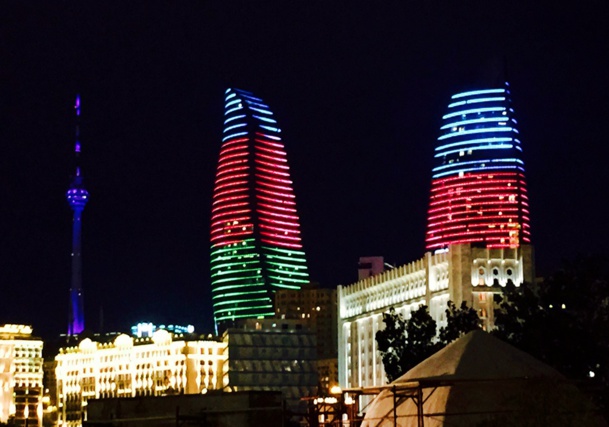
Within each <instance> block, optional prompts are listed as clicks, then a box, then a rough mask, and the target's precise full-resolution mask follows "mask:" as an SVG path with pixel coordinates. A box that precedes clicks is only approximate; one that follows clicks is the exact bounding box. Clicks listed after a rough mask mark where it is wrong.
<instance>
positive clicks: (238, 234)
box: [209, 230, 254, 243]
mask: <svg viewBox="0 0 609 427" xmlns="http://www.w3.org/2000/svg"><path fill="white" fill-rule="evenodd" d="M252 234H254V231H253V230H246V231H239V232H235V233H223V234H220V235H217V236H214V235H212V236H211V237H210V239H209V240H210V241H211V242H212V243H213V242H217V241H220V242H221V241H223V239H227V238H228V239H234V238H235V237H242V236H251V235H252Z"/></svg>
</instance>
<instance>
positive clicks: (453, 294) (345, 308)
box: [338, 244, 533, 403]
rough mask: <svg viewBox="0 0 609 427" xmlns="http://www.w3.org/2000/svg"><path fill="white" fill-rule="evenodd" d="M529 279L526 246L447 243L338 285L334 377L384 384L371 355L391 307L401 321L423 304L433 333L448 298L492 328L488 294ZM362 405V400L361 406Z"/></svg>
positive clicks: (353, 383) (347, 383) (348, 382)
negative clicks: (411, 259) (474, 312)
mask: <svg viewBox="0 0 609 427" xmlns="http://www.w3.org/2000/svg"><path fill="white" fill-rule="evenodd" d="M532 280H533V250H532V247H531V246H528V245H521V246H520V247H519V248H505V249H488V248H478V247H473V246H471V245H470V244H462V245H451V246H449V248H448V249H446V250H443V251H437V252H436V253H434V254H432V253H429V252H428V253H426V254H425V256H424V257H423V258H421V259H419V260H417V261H414V262H412V263H410V264H406V265H402V266H400V267H397V268H394V269H391V270H389V271H385V272H383V273H381V274H378V275H375V276H371V277H368V278H365V279H363V280H360V281H358V282H356V283H354V284H352V285H349V286H339V287H338V311H339V314H338V317H339V320H338V339H339V342H338V373H339V382H340V385H341V387H343V388H359V387H367V386H379V385H384V384H387V379H386V376H385V371H384V368H383V362H382V360H381V357H380V354H379V353H378V351H377V346H376V341H375V336H376V332H377V331H378V330H380V329H384V323H383V313H385V312H387V311H389V309H390V308H392V307H393V308H394V309H395V310H396V312H397V313H402V314H403V315H404V317H405V318H409V317H410V313H411V311H412V310H416V309H417V308H418V307H419V306H420V305H422V304H424V305H427V306H428V307H429V311H430V314H431V316H432V317H433V319H434V320H435V321H436V322H437V329H438V330H439V328H440V327H442V326H445V325H446V315H445V310H446V306H447V302H448V301H449V300H450V301H452V302H454V303H455V304H456V305H457V306H459V305H460V304H461V302H462V301H465V302H466V303H467V305H468V307H473V308H475V309H476V310H477V311H478V314H479V316H480V317H481V319H482V320H483V323H484V327H485V328H486V329H490V328H492V327H493V324H494V317H493V293H496V292H499V291H500V290H501V288H503V287H505V286H507V285H508V284H513V285H515V286H520V285H521V284H522V283H523V282H524V281H526V282H529V283H530V282H532ZM363 403H365V402H363Z"/></svg>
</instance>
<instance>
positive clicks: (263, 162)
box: [255, 159, 290, 170]
mask: <svg viewBox="0 0 609 427" xmlns="http://www.w3.org/2000/svg"><path fill="white" fill-rule="evenodd" d="M255 162H256V163H258V164H261V165H265V166H269V167H272V168H279V169H283V170H290V167H289V166H288V165H278V164H276V163H269V162H265V161H264V160H260V159H255Z"/></svg>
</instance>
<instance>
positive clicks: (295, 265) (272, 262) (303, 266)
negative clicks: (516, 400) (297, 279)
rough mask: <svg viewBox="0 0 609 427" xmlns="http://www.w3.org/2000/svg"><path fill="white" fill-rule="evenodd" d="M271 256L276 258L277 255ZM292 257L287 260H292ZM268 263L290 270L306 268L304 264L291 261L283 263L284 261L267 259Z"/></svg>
mask: <svg viewBox="0 0 609 427" xmlns="http://www.w3.org/2000/svg"><path fill="white" fill-rule="evenodd" d="M273 258H277V256H275V257H273ZM292 259H293V258H288V260H290V261H291V260H292ZM269 264H271V265H276V266H278V267H285V268H286V271H287V270H290V269H295V270H306V269H307V266H306V265H297V264H293V263H285V262H277V261H269Z"/></svg>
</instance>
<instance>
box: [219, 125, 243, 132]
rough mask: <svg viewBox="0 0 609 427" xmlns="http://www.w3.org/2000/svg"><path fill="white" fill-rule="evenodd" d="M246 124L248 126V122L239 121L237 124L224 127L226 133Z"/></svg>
mask: <svg viewBox="0 0 609 427" xmlns="http://www.w3.org/2000/svg"><path fill="white" fill-rule="evenodd" d="M245 126H247V124H246V123H237V124H236V125H232V126H228V127H226V128H224V133H226V132H228V131H230V130H232V129H237V128H242V127H245Z"/></svg>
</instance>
